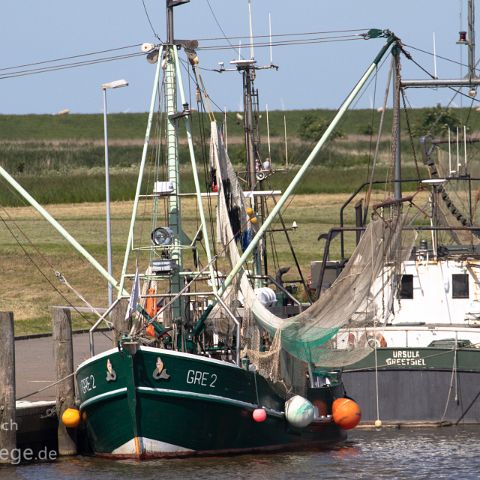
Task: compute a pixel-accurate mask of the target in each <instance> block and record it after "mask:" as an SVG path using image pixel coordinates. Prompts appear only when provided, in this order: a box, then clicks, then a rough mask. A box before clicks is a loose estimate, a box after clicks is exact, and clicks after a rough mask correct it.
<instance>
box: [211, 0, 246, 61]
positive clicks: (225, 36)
mask: <svg viewBox="0 0 480 480" xmlns="http://www.w3.org/2000/svg"><path fill="white" fill-rule="evenodd" d="M207 5H208V8H209V9H210V13H211V14H212V16H213V19H214V20H215V23H216V24H217V26H218V28H219V29H220V31H221V32H222V34H223V38H224V39H225V40H226V41H227V42H228V44H229V45H230V48H231V49H232V50H233V51H234V52H235V55H238V54H239V53H240V51H239V50H238V49H237V48H235V47H234V46H233V45H232V42H231V41H230V38H229V37H227V35H226V34H225V31H224V30H223V28H222V25H221V24H220V22H219V20H218V18H217V16H216V15H215V12H214V10H213V8H212V5H211V4H210V0H207ZM233 38H234V37H232V39H233ZM242 38H243V37H242ZM203 40H204V41H206V40H208V39H203ZM214 40H223V39H221V38H216V39H214ZM242 58H243V56H242Z"/></svg>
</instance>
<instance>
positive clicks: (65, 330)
mask: <svg viewBox="0 0 480 480" xmlns="http://www.w3.org/2000/svg"><path fill="white" fill-rule="evenodd" d="M52 322H53V345H54V353H55V369H56V372H57V381H59V380H62V379H64V380H63V381H62V382H60V383H58V385H57V398H56V404H57V415H58V454H59V455H61V456H62V455H76V454H77V443H76V431H75V430H73V429H67V428H66V427H65V425H64V424H63V422H62V415H63V412H64V411H65V410H66V409H67V408H70V407H73V406H74V405H75V379H74V376H73V343H72V319H71V315H70V310H68V309H66V308H57V307H54V308H52ZM67 377H68V378H67Z"/></svg>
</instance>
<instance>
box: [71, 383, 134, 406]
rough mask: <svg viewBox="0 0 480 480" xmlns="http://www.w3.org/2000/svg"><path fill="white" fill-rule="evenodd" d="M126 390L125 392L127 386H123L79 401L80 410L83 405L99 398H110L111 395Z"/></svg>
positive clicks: (116, 394) (114, 395)
mask: <svg viewBox="0 0 480 480" xmlns="http://www.w3.org/2000/svg"><path fill="white" fill-rule="evenodd" d="M126 392H127V387H123V388H118V389H117V390H112V391H111V392H105V393H101V394H100V395H97V396H95V397H92V398H89V399H88V400H85V401H84V402H83V403H81V404H80V410H83V409H84V408H85V407H88V405H90V404H92V403H96V402H98V401H99V400H104V399H106V398H111V397H117V396H118V395H120V394H122V393H126Z"/></svg>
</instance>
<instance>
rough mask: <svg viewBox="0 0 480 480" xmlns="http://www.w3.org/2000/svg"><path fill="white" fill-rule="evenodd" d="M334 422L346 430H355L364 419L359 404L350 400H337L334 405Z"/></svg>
mask: <svg viewBox="0 0 480 480" xmlns="http://www.w3.org/2000/svg"><path fill="white" fill-rule="evenodd" d="M332 416H333V421H334V422H335V423H336V424H337V425H338V426H339V427H340V428H343V429H344V430H351V429H352V428H355V427H356V426H357V425H358V424H359V423H360V420H361V419H362V412H361V410H360V407H359V406H358V403H355V402H354V401H353V400H350V399H349V398H337V399H336V400H335V401H334V402H333V404H332Z"/></svg>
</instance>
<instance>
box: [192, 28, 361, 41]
mask: <svg viewBox="0 0 480 480" xmlns="http://www.w3.org/2000/svg"><path fill="white" fill-rule="evenodd" d="M365 31H368V28H355V29H348V30H325V31H315V32H292V33H275V34H272V35H253V36H252V37H251V38H270V37H272V38H273V37H297V36H298V37H301V36H312V35H323V34H327V33H328V34H329V33H352V32H365ZM360 35H363V34H360ZM224 38H227V39H228V40H242V39H248V40H250V36H249V35H248V36H247V35H239V36H235V37H233V36H232V37H199V38H198V40H199V41H202V42H208V41H217V40H223V39H224Z"/></svg>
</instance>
